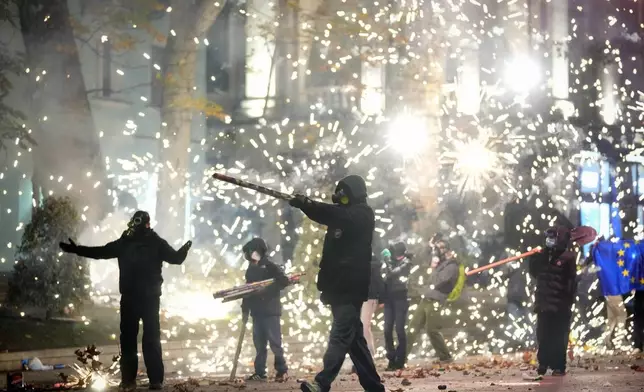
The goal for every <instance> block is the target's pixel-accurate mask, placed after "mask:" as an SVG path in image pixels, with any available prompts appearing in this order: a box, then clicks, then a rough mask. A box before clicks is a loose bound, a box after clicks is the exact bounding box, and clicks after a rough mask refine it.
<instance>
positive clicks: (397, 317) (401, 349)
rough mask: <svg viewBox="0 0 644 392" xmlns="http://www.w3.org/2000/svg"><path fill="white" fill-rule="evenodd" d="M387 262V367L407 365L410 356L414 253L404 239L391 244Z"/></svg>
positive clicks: (385, 257) (403, 366)
mask: <svg viewBox="0 0 644 392" xmlns="http://www.w3.org/2000/svg"><path fill="white" fill-rule="evenodd" d="M383 256H384V257H383V259H384V260H383V261H384V263H385V269H386V273H385V299H384V303H385V330H384V333H385V348H386V350H387V359H388V360H389V364H388V366H387V370H389V371H391V370H398V369H404V368H405V362H406V360H407V352H406V350H407V333H406V332H405V326H406V324H407V312H408V311H409V299H408V298H407V297H408V292H407V281H408V279H409V273H410V272H411V267H412V264H411V258H412V255H411V254H410V253H407V247H406V246H405V243H404V242H398V243H396V244H394V245H392V246H391V247H389V249H388V252H386V253H385V254H384V255H383ZM394 327H395V329H396V336H397V337H398V346H396V345H395V344H394Z"/></svg>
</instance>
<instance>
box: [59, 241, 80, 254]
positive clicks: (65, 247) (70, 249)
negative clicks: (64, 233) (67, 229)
mask: <svg viewBox="0 0 644 392" xmlns="http://www.w3.org/2000/svg"><path fill="white" fill-rule="evenodd" d="M68 240H69V244H68V243H65V242H60V243H58V246H60V249H61V250H62V251H63V252H65V253H76V250H77V249H78V245H76V243H75V242H74V241H73V240H72V239H71V238H68Z"/></svg>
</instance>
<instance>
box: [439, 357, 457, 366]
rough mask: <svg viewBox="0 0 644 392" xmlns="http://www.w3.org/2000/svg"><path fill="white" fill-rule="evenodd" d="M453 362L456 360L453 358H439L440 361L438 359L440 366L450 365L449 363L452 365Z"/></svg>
mask: <svg viewBox="0 0 644 392" xmlns="http://www.w3.org/2000/svg"><path fill="white" fill-rule="evenodd" d="M452 362H454V358H452V357H447V358H439V359H438V363H439V364H441V365H443V364H449V363H452Z"/></svg>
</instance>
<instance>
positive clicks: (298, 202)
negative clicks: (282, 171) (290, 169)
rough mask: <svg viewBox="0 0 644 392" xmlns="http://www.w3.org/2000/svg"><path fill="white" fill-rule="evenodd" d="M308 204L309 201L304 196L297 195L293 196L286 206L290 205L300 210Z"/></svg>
mask: <svg viewBox="0 0 644 392" xmlns="http://www.w3.org/2000/svg"><path fill="white" fill-rule="evenodd" d="M309 203H311V199H309V198H308V197H306V196H304V195H299V194H297V195H295V196H293V198H292V199H291V200H289V201H288V204H290V205H291V207H295V208H300V209H301V208H302V207H304V206H305V205H307V204H309Z"/></svg>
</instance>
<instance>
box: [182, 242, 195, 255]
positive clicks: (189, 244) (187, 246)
mask: <svg viewBox="0 0 644 392" xmlns="http://www.w3.org/2000/svg"><path fill="white" fill-rule="evenodd" d="M191 247H192V241H188V242H186V243H185V244H183V246H182V247H181V249H179V250H180V251H182V252H186V253H187V252H188V251H189V250H190V248H191Z"/></svg>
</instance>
